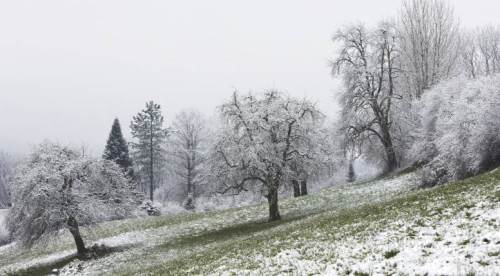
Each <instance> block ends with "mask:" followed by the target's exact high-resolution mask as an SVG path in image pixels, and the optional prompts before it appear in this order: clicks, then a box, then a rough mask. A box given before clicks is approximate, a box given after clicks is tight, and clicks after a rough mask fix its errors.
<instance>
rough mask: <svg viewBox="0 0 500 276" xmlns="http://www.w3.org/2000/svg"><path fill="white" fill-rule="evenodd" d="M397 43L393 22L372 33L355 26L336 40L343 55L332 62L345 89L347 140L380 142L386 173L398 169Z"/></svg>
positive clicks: (344, 106)
mask: <svg viewBox="0 0 500 276" xmlns="http://www.w3.org/2000/svg"><path fill="white" fill-rule="evenodd" d="M397 41H398V39H397V36H396V29H395V27H394V25H393V24H391V23H382V24H381V25H380V26H379V27H378V28H376V29H375V30H373V31H369V30H367V29H366V28H365V27H364V26H363V25H352V26H349V27H347V28H344V29H341V30H339V31H338V32H337V34H336V35H335V37H334V42H335V43H337V44H338V45H339V47H340V52H339V54H338V56H337V58H336V59H335V60H334V61H333V64H332V65H333V72H334V74H341V75H342V76H343V79H344V82H345V86H346V92H345V93H344V95H343V98H342V105H343V121H344V130H345V132H346V135H347V139H346V140H347V141H348V143H351V144H358V143H360V141H369V142H371V140H372V139H373V138H375V139H376V140H378V141H379V142H380V143H381V144H382V146H383V148H384V151H385V160H386V169H387V171H393V170H394V169H395V168H396V167H397V166H398V160H397V158H396V152H395V149H394V143H393V137H392V133H391V130H392V127H393V120H392V117H391V108H392V107H393V100H395V99H401V96H400V95H398V94H397V93H396V89H397V87H396V80H397V78H398V76H399V73H400V69H399V67H398V66H399V49H398V44H397ZM372 144H373V143H372Z"/></svg>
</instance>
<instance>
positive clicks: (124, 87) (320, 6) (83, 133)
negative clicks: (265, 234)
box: [0, 0, 500, 154]
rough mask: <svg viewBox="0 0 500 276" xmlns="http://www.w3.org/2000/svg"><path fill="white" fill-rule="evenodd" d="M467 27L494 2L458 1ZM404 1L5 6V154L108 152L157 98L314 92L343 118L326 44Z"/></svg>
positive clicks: (98, 0) (193, 104)
mask: <svg viewBox="0 0 500 276" xmlns="http://www.w3.org/2000/svg"><path fill="white" fill-rule="evenodd" d="M451 2H452V3H453V4H454V6H455V11H456V13H457V15H458V16H460V18H461V21H462V23H463V25H466V26H475V25H481V24H487V23H493V24H497V23H499V20H500V17H499V16H498V12H499V11H500V4H499V3H498V2H499V1H496V0H495V1H494V0H489V1H486V0H475V1H451ZM399 6H400V1H399V0H386V1H381V0H377V1H361V0H348V1H335V0H330V1H323V0H314V1H307V0H302V1H292V0H282V1H276V0H257V1H256V0H253V1H237V0H220V1H217V0H211V1H206V0H199V1H187V0H182V1H181V0H179V1H167V0H164V1H148V0H140V1H139V0H136V1H125V0H113V1H111V0H110V1H106V0H95V1H92V0H80V1H76V0H74V1H71V0H59V1H51V0H44V1H40V0H34V1H22V0H11V1H7V0H1V1H0V150H5V151H8V152H13V153H23V152H26V151H27V150H28V149H29V148H30V147H31V146H32V145H33V144H35V143H37V142H40V141H41V140H43V139H44V138H48V139H51V140H55V141H59V142H61V143H69V144H73V145H76V146H79V145H83V144H84V145H86V146H88V147H89V148H90V149H91V151H92V152H94V153H95V154H99V153H100V152H101V151H102V148H103V146H104V143H105V140H106V138H107V136H108V132H109V129H110V127H111V123H112V120H113V118H115V117H118V118H119V119H120V120H121V122H122V128H123V130H124V132H125V135H126V136H129V128H128V126H129V122H130V120H131V118H132V116H133V115H134V114H135V113H137V112H138V111H139V110H140V109H141V108H143V106H144V103H145V102H146V101H148V100H150V99H152V100H154V101H157V102H158V103H160V104H161V105H162V106H163V110H164V112H165V114H166V116H167V118H168V119H171V118H172V117H173V116H174V115H175V113H176V112H178V111H180V110H182V109H186V108H194V109H198V110H200V111H202V112H203V113H206V114H211V113H213V110H214V108H215V107H216V106H217V105H219V104H220V103H221V102H222V101H223V100H225V99H226V98H228V97H229V96H230V94H231V93H232V91H234V90H235V89H236V90H239V91H242V92H247V91H254V92H259V91H263V90H265V89H268V88H276V89H280V90H283V91H286V92H288V93H290V94H292V95H294V96H299V97H302V96H307V97H308V98H310V99H311V100H313V101H316V102H317V103H318V105H319V107H320V108H321V109H322V110H323V112H325V113H326V114H328V115H330V116H334V115H335V114H336V110H337V108H336V104H335V101H334V92H335V91H336V90H338V82H337V81H335V80H334V79H333V78H332V77H331V76H330V69H329V68H328V59H330V58H331V57H332V56H333V53H334V48H333V45H332V42H331V36H332V34H333V33H334V32H335V30H336V29H337V28H338V27H340V26H342V25H345V24H347V23H349V22H353V21H354V22H358V21H359V22H366V23H368V24H370V23H374V22H376V21H378V20H380V19H384V18H387V17H390V16H393V15H395V14H396V11H397V9H398V8H399Z"/></svg>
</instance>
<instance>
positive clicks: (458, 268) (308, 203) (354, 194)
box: [0, 169, 500, 275]
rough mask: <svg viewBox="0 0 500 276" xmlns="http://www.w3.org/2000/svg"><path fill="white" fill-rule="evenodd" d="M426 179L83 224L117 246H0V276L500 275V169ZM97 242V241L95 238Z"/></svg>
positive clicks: (62, 238)
mask: <svg viewBox="0 0 500 276" xmlns="http://www.w3.org/2000/svg"><path fill="white" fill-rule="evenodd" d="M417 178H418V175H416V174H415V173H409V174H404V175H401V176H397V177H392V178H384V179H379V180H375V181H369V182H362V183H355V184H351V185H338V186H335V187H332V188H328V189H325V190H323V191H321V192H320V193H317V194H313V195H309V196H306V197H301V198H292V199H286V200H282V201H281V202H280V208H281V213H282V217H283V220H282V221H279V222H274V223H267V222H266V218H267V209H266V206H265V205H259V206H251V207H242V208H237V209H229V210H225V211H216V212H208V213H188V214H179V215H174V216H164V217H150V218H145V219H144V218H143V219H130V220H123V221H115V222H109V223H104V224H102V225H99V227H97V228H96V229H94V230H93V231H88V230H84V232H85V237H86V240H87V241H90V240H91V241H93V242H97V243H103V244H105V245H107V246H109V247H110V248H112V250H113V252H110V253H109V254H108V255H106V256H105V257H102V258H99V259H95V260H92V261H86V262H82V261H79V260H77V259H75V258H74V254H75V250H74V248H73V244H72V241H71V239H70V237H69V235H68V234H67V233H65V232H63V233H60V234H59V235H58V237H57V238H53V239H50V240H47V241H45V242H44V243H41V244H38V245H36V246H35V247H34V248H33V249H32V250H21V249H20V248H18V247H17V246H16V245H15V244H10V245H7V246H3V247H0V274H2V275H3V274H16V275H17V274H21V275H22V274H25V275H39V274H43V273H48V272H50V271H51V270H52V269H59V271H60V273H61V274H62V275H75V274H82V275H95V274H98V275H99V274H117V275H135V274H142V275H183V274H190V275H201V274H203V275H207V274H208V275H210V274H212V275H297V274H298V275H311V274H312V275H315V274H328V275H348V274H352V275H379V274H392V273H398V274H400V273H401V274H426V273H429V274H431V275H432V274H435V273H437V272H439V274H446V275H456V274H469V275H474V274H475V275H487V274H495V273H499V272H500V170H498V169H497V170H495V171H492V172H489V173H486V174H483V175H480V176H477V177H474V178H470V179H467V180H464V181H460V182H455V183H450V184H447V185H445V186H441V187H437V188H433V189H426V190H420V189H417V186H418V185H417V183H418V181H417ZM88 243H90V242H88Z"/></svg>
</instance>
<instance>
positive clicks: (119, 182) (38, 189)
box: [8, 142, 137, 258]
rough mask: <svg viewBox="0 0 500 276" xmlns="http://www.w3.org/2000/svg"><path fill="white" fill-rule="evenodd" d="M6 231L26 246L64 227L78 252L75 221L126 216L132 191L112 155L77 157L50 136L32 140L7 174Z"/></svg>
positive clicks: (80, 241)
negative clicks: (37, 142)
mask: <svg viewBox="0 0 500 276" xmlns="http://www.w3.org/2000/svg"><path fill="white" fill-rule="evenodd" d="M13 183H14V185H13V187H12V190H13V193H12V195H13V196H12V199H13V207H12V209H11V211H10V212H9V218H8V227H9V230H10V232H11V235H12V237H14V238H16V239H19V240H20V241H21V242H22V243H23V244H24V245H26V246H30V245H32V244H33V243H34V242H35V241H37V240H39V239H41V238H43V237H45V236H47V235H50V234H51V233H55V232H56V231H58V230H61V229H68V230H69V232H70V233H71V234H72V236H73V238H74V240H75V244H76V248H77V252H78V255H79V256H80V257H83V258H84V257H86V255H87V252H88V251H87V248H86V247H85V243H84V241H83V238H82V236H81V234H80V226H82V225H90V224H93V223H96V222H99V221H103V220H107V219H116V218H124V217H126V216H128V215H129V214H130V212H131V210H132V208H133V206H134V205H135V204H136V201H137V195H136V194H135V189H133V187H131V184H130V181H129V180H128V179H127V178H126V177H125V175H124V173H123V171H122V169H121V168H120V167H119V166H118V165H116V164H115V163H114V162H112V161H108V160H93V159H89V158H86V157H82V156H81V155H80V154H79V153H78V152H77V151H75V150H72V149H70V148H68V147H64V146H61V145H58V144H54V143H51V142H44V143H42V144H40V145H38V146H37V147H36V148H35V149H34V151H33V152H32V153H31V154H30V156H29V158H28V160H26V162H25V163H24V164H23V165H22V166H21V167H20V168H19V170H18V171H17V173H16V175H15V176H14V179H13Z"/></svg>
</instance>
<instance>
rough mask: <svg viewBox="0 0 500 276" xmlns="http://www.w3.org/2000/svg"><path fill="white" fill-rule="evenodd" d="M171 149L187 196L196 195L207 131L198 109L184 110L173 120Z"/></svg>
mask: <svg viewBox="0 0 500 276" xmlns="http://www.w3.org/2000/svg"><path fill="white" fill-rule="evenodd" d="M172 127H173V134H172V137H171V140H170V142H171V144H172V145H171V147H170V148H171V150H172V153H171V154H172V155H173V157H174V163H175V164H174V166H175V169H174V170H175V173H176V174H177V175H178V176H180V178H181V179H182V180H183V182H184V185H185V197H186V198H189V197H194V196H195V193H196V192H197V191H196V189H197V188H196V186H197V185H198V183H199V182H200V179H199V170H200V165H201V164H202V162H203V161H204V158H205V156H204V150H205V145H204V142H205V141H206V139H207V137H206V135H208V134H207V131H206V122H205V120H204V119H203V117H202V115H201V114H200V113H198V112H196V111H182V112H181V113H179V114H178V115H177V116H176V117H175V120H174V122H173V125H172Z"/></svg>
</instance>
